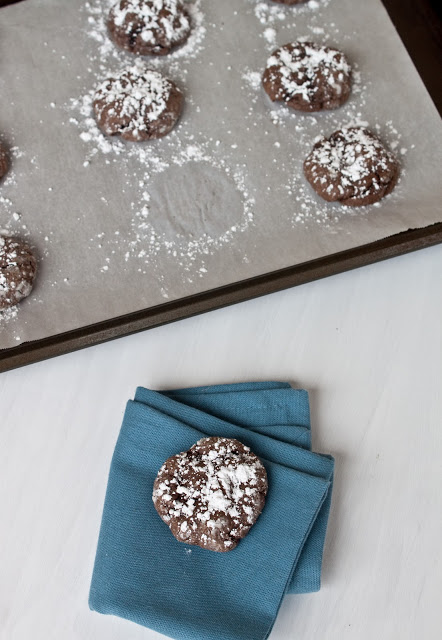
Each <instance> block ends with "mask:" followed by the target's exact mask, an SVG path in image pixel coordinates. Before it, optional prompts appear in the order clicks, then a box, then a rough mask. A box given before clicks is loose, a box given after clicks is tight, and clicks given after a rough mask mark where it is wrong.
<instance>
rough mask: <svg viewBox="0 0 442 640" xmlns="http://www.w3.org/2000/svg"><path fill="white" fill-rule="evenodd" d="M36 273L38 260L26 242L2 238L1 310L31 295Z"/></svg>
mask: <svg viewBox="0 0 442 640" xmlns="http://www.w3.org/2000/svg"><path fill="white" fill-rule="evenodd" d="M36 273H37V260H36V259H35V257H34V254H33V253H32V250H31V249H30V247H29V246H28V245H27V244H26V242H24V241H23V240H20V239H19V238H9V237H7V236H0V310H1V309H6V308H7V307H12V306H13V305H15V304H17V303H18V302H20V300H22V299H23V298H26V296H28V295H29V294H30V293H31V291H32V285H33V283H34V279H35V274H36Z"/></svg>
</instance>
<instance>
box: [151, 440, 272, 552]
mask: <svg viewBox="0 0 442 640" xmlns="http://www.w3.org/2000/svg"><path fill="white" fill-rule="evenodd" d="M266 494H267V473H266V470H265V468H264V466H263V465H262V463H261V462H260V460H259V458H258V457H257V456H256V455H255V454H254V453H252V452H251V451H250V449H249V448H248V447H246V446H244V445H243V444H241V442H238V440H231V439H228V438H203V439H202V440H199V441H198V442H197V443H196V444H194V445H193V447H191V448H190V449H189V450H188V451H185V452H184V453H179V454H178V455H175V456H172V457H171V458H169V459H168V460H166V462H165V463H164V464H163V466H162V467H161V469H160V470H159V472H158V475H157V477H156V480H155V483H154V487H153V495H152V500H153V502H154V505H155V509H156V510H157V511H158V513H159V515H160V517H161V519H162V520H164V522H165V523H166V524H167V525H168V526H169V528H170V530H171V531H172V533H173V535H174V536H175V538H176V539H177V540H179V541H180V542H186V543H187V544H193V545H197V546H199V547H203V548H204V549H210V550H211V551H230V550H231V549H234V548H235V547H236V546H237V544H238V543H239V541H240V540H241V538H244V536H246V535H247V533H248V532H249V530H250V529H251V527H252V526H253V525H254V523H255V522H256V520H257V518H258V516H259V514H260V513H261V511H262V509H263V507H264V503H265V497H266Z"/></svg>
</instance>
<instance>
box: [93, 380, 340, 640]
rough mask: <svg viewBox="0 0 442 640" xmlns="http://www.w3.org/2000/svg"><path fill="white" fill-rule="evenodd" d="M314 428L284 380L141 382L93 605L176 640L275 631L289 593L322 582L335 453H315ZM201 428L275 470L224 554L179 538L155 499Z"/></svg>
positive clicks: (114, 484)
mask: <svg viewBox="0 0 442 640" xmlns="http://www.w3.org/2000/svg"><path fill="white" fill-rule="evenodd" d="M272 394H274V401H273V402H272ZM290 421H291V422H290ZM309 427H310V420H309V407H308V395H307V392H305V391H300V390H295V389H291V387H290V385H287V384H285V383H275V382H271V383H256V384H254V383H247V384H240V385H221V386H216V387H199V388H194V389H182V390H177V391H167V392H156V391H150V390H148V389H144V388H141V387H140V388H138V389H137V392H136V395H135V400H134V401H129V402H128V405H127V408H126V412H125V416H124V419H123V424H122V427H121V431H120V435H119V438H118V441H117V444H116V447H115V451H114V455H113V459H112V463H111V469H110V474H109V481H108V487H107V492H106V498H105V505H104V510H103V517H102V524H101V530H100V535H99V541H98V546H97V554H96V560H95V566H94V571H93V577H92V584H91V590H90V598H89V604H90V607H91V609H93V610H95V611H98V612H100V613H106V614H112V615H117V616H120V617H123V618H127V619H129V620H132V621H133V622H136V623H138V624H142V625H144V626H146V627H149V628H151V629H153V630H155V631H158V632H159V633H163V634H164V635H167V636H169V637H171V638H176V639H177V640H194V639H196V638H205V639H207V640H261V639H265V638H267V637H268V635H269V633H270V631H271V628H272V627H273V624H274V621H275V618H276V615H277V612H278V610H279V607H280V604H281V601H282V599H283V597H284V595H285V594H286V593H293V592H296V593H303V592H306V591H314V590H317V589H318V588H319V584H320V573H321V561H322V550H323V544H324V538H325V531H326V525H327V518H328V512H329V508H330V499H331V486H332V478H333V466H334V462H333V459H332V458H331V457H330V456H324V455H320V454H316V453H312V452H311V451H310V450H309V447H310V428H309ZM205 436H223V437H229V438H237V439H238V440H240V441H241V442H243V443H244V444H246V445H248V446H250V447H251V449H252V450H253V451H254V452H255V453H256V454H257V455H258V456H259V457H260V458H261V459H262V461H263V464H264V465H265V467H266V470H267V474H268V479H269V492H268V496H267V501H266V505H265V507H264V510H263V512H262V514H261V515H260V517H259V519H258V521H257V522H256V524H255V525H254V526H253V527H252V529H251V531H250V533H249V534H248V535H247V537H246V538H245V539H244V540H242V541H241V542H240V544H239V545H238V547H237V548H236V549H234V550H233V551H231V552H228V553H224V554H220V553H214V552H210V551H206V550H203V549H200V548H199V547H191V546H189V545H185V544H183V543H180V542H178V541H177V540H175V538H174V537H173V536H172V534H171V533H170V531H169V529H168V527H167V526H166V525H165V524H164V522H163V521H162V520H161V519H160V518H159V517H158V514H157V513H156V511H155V509H154V506H153V503H152V498H151V496H152V487H153V482H154V479H155V477H156V474H157V472H158V470H159V468H160V467H161V465H162V463H163V462H164V461H165V460H166V459H167V458H168V457H170V456H171V455H174V454H176V453H178V452H180V451H185V450H187V449H188V448H190V447H191V446H192V445H193V444H194V443H195V442H196V441H197V440H199V439H200V438H202V437H205Z"/></svg>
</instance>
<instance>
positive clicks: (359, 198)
mask: <svg viewBox="0 0 442 640" xmlns="http://www.w3.org/2000/svg"><path fill="white" fill-rule="evenodd" d="M304 173H305V176H306V178H307V180H308V181H309V182H310V184H311V185H312V187H313V189H314V190H315V191H316V193H318V194H319V195H320V196H321V197H322V198H324V200H327V201H329V202H335V201H337V202H340V203H341V204H345V205H349V206H352V207H360V206H362V205H365V204H373V203H374V202H377V201H378V200H380V199H381V198H383V197H384V196H386V195H387V194H388V193H390V192H391V191H392V190H393V189H394V186H395V184H396V182H397V179H398V175H399V166H398V162H397V160H396V158H395V156H394V155H393V154H392V153H391V152H390V151H388V150H387V149H386V148H385V147H384V145H383V144H382V142H381V141H380V140H379V138H378V137H377V136H375V135H374V134H373V133H371V131H369V130H368V129H365V128H363V127H350V128H346V129H339V130H338V131H335V133H333V134H332V135H331V136H330V138H321V139H320V140H319V141H318V142H317V143H316V144H315V145H314V147H313V149H312V151H311V153H310V154H309V156H308V157H307V158H306V160H305V162H304Z"/></svg>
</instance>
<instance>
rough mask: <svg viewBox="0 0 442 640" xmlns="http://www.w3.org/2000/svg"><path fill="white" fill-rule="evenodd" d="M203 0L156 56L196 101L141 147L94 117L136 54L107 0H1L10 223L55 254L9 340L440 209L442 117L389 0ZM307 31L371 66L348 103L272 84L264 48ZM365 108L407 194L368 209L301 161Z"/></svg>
mask: <svg viewBox="0 0 442 640" xmlns="http://www.w3.org/2000/svg"><path fill="white" fill-rule="evenodd" d="M190 4H191V5H195V4H196V6H193V19H194V34H193V36H192V39H191V41H190V42H189V44H188V45H186V46H185V47H184V48H183V49H182V50H179V51H177V52H176V53H175V54H173V55H172V56H170V57H169V56H168V57H166V58H164V59H161V60H152V59H145V60H146V62H148V63H149V64H150V65H155V66H156V67H157V68H159V69H161V70H163V71H164V72H165V73H167V74H169V76H170V77H171V78H172V79H173V80H175V81H176V82H177V84H178V85H179V86H181V87H182V89H183V91H184V92H185V95H186V107H185V111H184V113H183V117H182V119H181V122H180V124H179V126H178V127H177V128H176V130H175V131H174V132H173V133H172V134H171V135H170V136H168V137H167V138H164V139H163V140H159V141H156V142H153V143H146V144H143V145H138V146H137V145H133V144H132V145H131V144H124V143H120V142H116V141H114V140H112V141H110V142H108V141H106V140H105V139H104V137H102V136H100V135H99V133H98V131H97V130H96V128H94V122H93V120H91V118H90V91H91V90H92V89H93V87H94V86H95V85H96V84H97V81H98V80H100V79H102V78H104V77H106V75H107V74H108V72H109V71H110V70H116V69H119V68H120V67H122V66H125V65H126V64H127V63H129V62H130V63H133V62H134V57H133V56H130V55H129V54H125V53H123V52H121V51H119V50H117V49H116V48H115V47H114V46H113V45H112V44H111V43H109V41H108V40H107V39H106V36H105V34H104V29H103V16H104V15H105V14H106V11H107V8H108V6H109V2H108V1H107V0H103V1H101V2H99V1H98V0H92V1H91V2H90V3H85V2H84V1H82V0H32V2H30V1H25V2H22V3H20V4H18V5H14V6H10V7H6V8H3V9H0V138H1V139H2V141H3V142H5V143H6V144H7V145H8V146H9V147H10V148H11V153H12V155H13V167H12V171H11V172H10V174H9V176H8V177H7V179H6V180H4V181H3V183H2V184H1V185H0V228H2V229H4V230H6V231H7V232H9V233H12V234H15V235H25V236H28V237H29V238H30V240H31V242H32V243H33V244H34V245H35V247H36V251H37V253H38V255H39V257H40V270H39V275H38V280H37V283H36V286H35V289H34V293H33V294H32V295H31V296H30V297H29V299H27V300H26V301H24V302H23V303H22V304H21V305H20V306H19V307H18V308H17V309H16V310H12V311H11V312H9V313H8V314H3V317H2V318H0V347H2V348H6V347H11V346H15V345H17V344H19V343H20V342H21V341H24V340H34V339H38V338H42V337H46V336H49V335H53V334H56V333H61V332H63V331H67V330H69V329H73V328H77V327H81V326H85V325H88V324H91V323H94V322H98V321H100V320H105V319H107V318H111V317H115V316H119V315H122V314H125V313H129V312H131V311H135V310H140V309H143V308H146V307H150V306H153V305H157V304H161V303H163V302H166V301H169V300H174V299H177V298H180V297H182V296H186V295H189V294H192V293H197V292H200V291H204V290H209V289H212V288H214V287H217V286H220V285H224V284H228V283H231V282H234V281H238V280H241V279H243V278H248V277H251V276H255V275H258V274H262V273H266V272H269V271H272V270H275V269H278V268H281V267H285V266H289V265H293V264H298V263H301V262H304V261H306V260H309V259H313V258H318V257H320V256H324V255H327V254H330V253H334V252H336V251H340V250H344V249H348V248H351V247H355V246H359V245H362V244H365V243H368V242H371V241H374V240H377V239H380V238H383V237H386V236H388V235H391V234H395V233H398V232H400V231H404V230H407V229H409V228H416V227H422V226H426V225H429V224H432V223H434V222H437V221H441V220H442V214H441V207H440V203H441V196H442V188H441V185H442V181H441V175H440V166H441V155H442V144H441V142H442V129H441V125H440V119H439V116H438V114H437V112H436V109H435V107H434V105H433V104H432V102H431V99H430V98H429V96H428V94H427V92H426V90H425V88H424V86H423V84H422V82H421V80H420V78H419V76H418V74H417V72H416V70H415V68H414V66H413V64H412V62H411V61H410V59H409V57H408V54H407V53H406V51H405V49H404V47H403V45H402V43H401V41H400V39H399V37H398V35H397V34H396V32H395V29H394V27H393V25H392V24H391V22H390V20H389V18H388V16H387V14H386V12H385V10H384V8H383V6H382V4H381V2H380V0H322V2H316V1H312V2H310V3H308V4H307V5H300V6H299V7H291V8H290V7H283V6H281V5H277V4H275V3H270V2H269V3H267V2H256V1H254V0H242V1H241V2H238V1H237V0H223V1H222V2H219V1H218V0H197V2H196V3H195V2H193V3H190ZM201 16H203V18H202V17H201ZM299 37H304V38H308V39H310V40H315V41H317V42H322V43H326V44H329V45H334V46H338V47H339V48H341V49H343V50H344V51H345V52H346V53H347V55H348V57H349V58H350V60H351V61H352V63H353V64H354V65H356V68H357V73H356V83H355V87H354V91H353V94H352V96H351V98H350V101H349V103H348V105H347V106H345V107H343V108H341V109H339V110H336V111H334V112H330V113H328V114H318V115H302V114H296V113H288V111H287V110H286V109H285V108H284V107H275V106H274V105H272V104H271V103H270V101H269V100H268V99H267V97H266V96H265V94H264V92H263V91H262V89H261V88H260V86H259V80H260V75H261V73H262V70H263V68H264V67H265V63H266V59H267V58H268V56H269V55H270V52H271V51H272V50H273V49H274V48H276V46H279V45H282V44H285V43H287V42H290V41H293V40H295V39H297V38H299ZM355 121H362V122H367V123H369V125H370V127H371V128H372V129H374V130H377V131H378V132H379V134H380V135H381V137H382V138H383V139H384V140H385V142H386V143H387V144H388V145H390V146H391V147H393V148H394V150H395V152H396V154H397V155H398V157H399V159H400V163H401V168H402V169H401V181H400V183H399V185H398V187H397V188H396V190H395V191H394V192H393V194H392V195H391V196H389V197H388V198H386V199H385V200H384V201H382V202H381V203H380V204H379V205H378V206H374V207H364V208H362V209H349V208H345V207H342V206H340V205H330V204H326V203H324V202H323V201H322V200H321V199H320V198H319V197H317V196H316V195H315V194H314V193H313V192H312V190H311V188H310V187H309V185H308V184H307V183H306V181H305V179H304V177H303V175H302V162H303V160H304V158H305V156H306V155H307V153H308V151H309V149H310V147H311V145H312V144H313V141H314V139H315V137H316V136H317V135H319V134H321V133H326V134H330V133H332V132H333V131H334V130H335V129H336V128H339V127H340V126H342V125H344V124H349V123H350V122H355Z"/></svg>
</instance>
